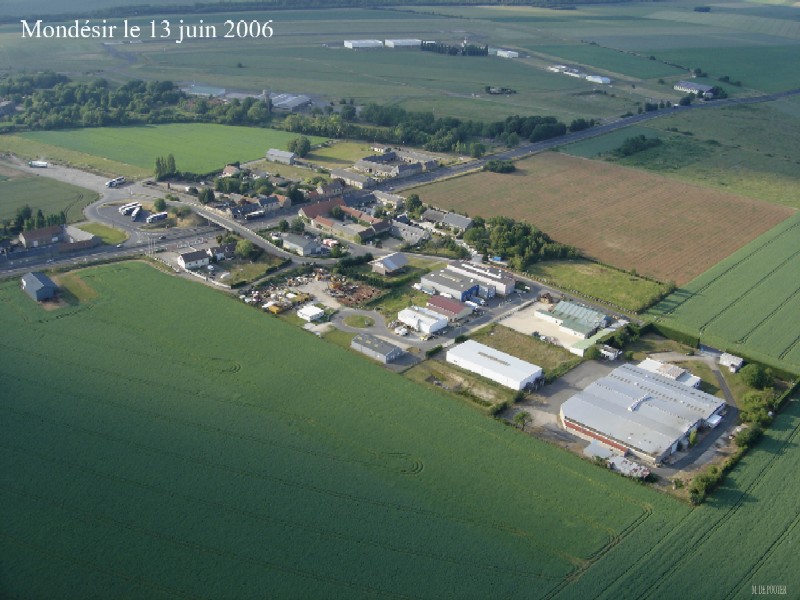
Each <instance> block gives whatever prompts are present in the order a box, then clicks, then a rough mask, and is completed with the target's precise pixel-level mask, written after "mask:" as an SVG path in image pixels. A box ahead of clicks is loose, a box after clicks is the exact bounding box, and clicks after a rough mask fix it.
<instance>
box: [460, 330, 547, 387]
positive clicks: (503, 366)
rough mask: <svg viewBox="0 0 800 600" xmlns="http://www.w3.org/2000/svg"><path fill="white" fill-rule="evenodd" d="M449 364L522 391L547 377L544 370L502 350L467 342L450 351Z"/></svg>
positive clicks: (472, 341) (473, 341)
mask: <svg viewBox="0 0 800 600" xmlns="http://www.w3.org/2000/svg"><path fill="white" fill-rule="evenodd" d="M447 362H449V363H453V364H454V365H456V366H458V367H461V368H462V369H466V370H467V371H471V372H473V373H477V374H478V375H481V376H483V377H486V378H487V379H491V380H492V381H496V382H497V383H499V384H501V385H504V386H506V387H509V388H511V389H512V390H522V389H524V388H525V387H527V386H528V385H535V384H536V382H537V381H538V380H540V379H542V378H543V377H544V373H543V371H542V368H541V367H539V366H537V365H534V364H532V363H529V362H526V361H524V360H522V359H520V358H517V357H516V356H511V355H510V354H506V353H505V352H501V351H500V350H496V349H494V348H491V347H490V346H486V345H484V344H480V343H478V342H476V341H475V340H467V341H466V342H464V343H463V344H458V345H457V346H454V347H453V348H451V349H450V350H448V351H447Z"/></svg>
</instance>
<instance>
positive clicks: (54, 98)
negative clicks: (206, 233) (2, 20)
mask: <svg viewBox="0 0 800 600" xmlns="http://www.w3.org/2000/svg"><path fill="white" fill-rule="evenodd" d="M0 95H2V96H6V97H9V98H11V99H12V100H13V101H15V102H16V103H17V104H21V105H22V108H23V111H22V112H21V113H20V114H17V115H15V116H14V117H13V118H12V121H13V122H14V124H15V125H18V126H25V127H28V128H30V129H63V128H69V127H104V126H111V125H138V124H155V123H180V122H193V121H200V122H208V123H221V124H224V125H257V126H264V125H267V124H269V123H270V122H271V120H272V105H271V103H270V102H269V100H268V99H267V100H260V99H257V98H245V99H244V100H239V99H238V98H237V99H234V100H231V101H230V102H222V101H220V100H214V99H211V98H201V97H190V96H188V95H187V94H186V93H184V92H183V91H181V90H180V89H179V88H178V87H177V86H176V85H175V84H174V83H173V82H171V81H147V82H145V81H140V80H135V81H129V82H128V83H125V84H124V85H122V86H120V87H117V88H113V87H111V85H110V84H109V82H108V81H106V80H105V79H95V80H92V81H90V82H75V81H71V80H69V79H68V78H67V77H64V76H63V75H57V74H55V73H37V74H35V75H22V76H18V77H6V78H3V79H2V80H0Z"/></svg>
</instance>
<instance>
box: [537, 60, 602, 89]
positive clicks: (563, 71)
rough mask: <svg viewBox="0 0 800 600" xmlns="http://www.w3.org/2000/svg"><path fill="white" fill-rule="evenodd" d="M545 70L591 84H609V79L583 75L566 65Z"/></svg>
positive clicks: (552, 66) (581, 72) (583, 73)
mask: <svg viewBox="0 0 800 600" xmlns="http://www.w3.org/2000/svg"><path fill="white" fill-rule="evenodd" d="M547 70H548V71H550V72H551V73H561V74H562V75H566V76H568V77H575V78H576V79H585V80H586V81H591V82H592V83H602V84H605V85H608V84H610V83H611V79H610V78H609V77H603V76H602V75H590V74H589V73H585V72H584V71H581V70H580V69H576V68H575V67H568V66H566V65H551V66H549V67H547Z"/></svg>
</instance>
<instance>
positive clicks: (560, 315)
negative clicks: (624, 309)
mask: <svg viewBox="0 0 800 600" xmlns="http://www.w3.org/2000/svg"><path fill="white" fill-rule="evenodd" d="M537 314H538V315H539V316H540V317H544V318H545V319H547V320H549V321H553V322H555V323H557V324H558V326H559V327H560V328H561V329H563V330H565V331H567V332H569V333H572V334H573V335H577V336H580V337H583V338H588V337H589V336H590V335H592V334H593V333H594V332H595V331H597V330H598V329H599V328H601V327H605V325H606V324H607V323H608V316H607V315H604V314H603V313H601V312H599V311H596V310H594V309H591V308H589V307H587V306H582V305H580V304H575V303H574V302H569V301H568V300H562V301H561V302H559V303H558V304H556V305H555V307H553V309H552V310H549V311H545V310H539V311H537Z"/></svg>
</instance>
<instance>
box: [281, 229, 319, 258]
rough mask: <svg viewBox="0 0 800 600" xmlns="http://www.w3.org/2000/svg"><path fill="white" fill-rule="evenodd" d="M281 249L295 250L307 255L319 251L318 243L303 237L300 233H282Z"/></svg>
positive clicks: (301, 254)
mask: <svg viewBox="0 0 800 600" xmlns="http://www.w3.org/2000/svg"><path fill="white" fill-rule="evenodd" d="M283 249H284V250H291V251H292V252H297V254H299V255H300V256H309V255H310V254H317V253H318V252H319V245H318V244H317V242H315V241H314V240H309V239H307V238H304V237H303V236H302V235H295V234H294V233H286V234H284V235H283Z"/></svg>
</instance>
